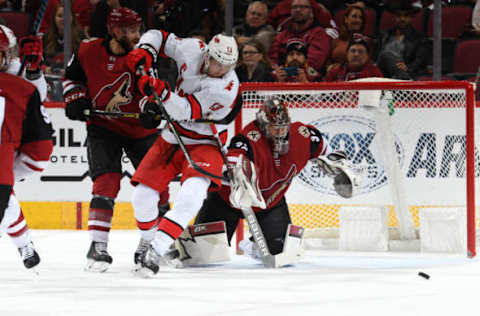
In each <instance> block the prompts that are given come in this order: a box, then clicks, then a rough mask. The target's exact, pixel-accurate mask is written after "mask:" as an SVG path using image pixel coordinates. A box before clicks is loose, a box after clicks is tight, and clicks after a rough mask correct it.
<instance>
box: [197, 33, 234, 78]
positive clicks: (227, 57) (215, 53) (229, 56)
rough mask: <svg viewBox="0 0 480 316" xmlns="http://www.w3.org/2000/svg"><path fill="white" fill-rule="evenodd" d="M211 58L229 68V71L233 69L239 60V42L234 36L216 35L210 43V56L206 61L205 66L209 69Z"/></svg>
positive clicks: (208, 55)
mask: <svg viewBox="0 0 480 316" xmlns="http://www.w3.org/2000/svg"><path fill="white" fill-rule="evenodd" d="M209 57H212V58H213V59H214V60H215V61H217V62H218V63H219V64H221V65H223V66H227V67H228V68H227V69H228V70H230V69H233V68H234V67H235V65H236V64H237V60H238V47H237V42H236V41H235V39H234V38H233V37H232V36H227V35H223V34H217V35H215V36H214V37H213V38H212V39H211V40H210V42H209V43H208V54H207V58H206V59H205V66H206V68H207V69H208V66H209Z"/></svg>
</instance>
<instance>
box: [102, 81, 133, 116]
mask: <svg viewBox="0 0 480 316" xmlns="http://www.w3.org/2000/svg"><path fill="white" fill-rule="evenodd" d="M131 84H132V77H131V75H130V73H128V72H125V73H123V74H122V75H121V76H120V77H118V78H117V79H116V80H115V81H114V82H112V83H110V84H107V85H105V86H103V87H102V88H101V89H100V91H98V93H97V95H96V96H95V98H93V105H94V106H95V107H96V108H102V107H103V106H105V111H107V112H119V111H120V106H122V105H125V104H128V103H130V102H132V99H133V97H132V94H131V92H130V91H129V89H130V86H131Z"/></svg>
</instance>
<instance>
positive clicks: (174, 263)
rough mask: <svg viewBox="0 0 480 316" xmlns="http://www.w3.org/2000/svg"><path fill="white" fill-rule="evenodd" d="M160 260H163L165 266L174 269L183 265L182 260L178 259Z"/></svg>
mask: <svg viewBox="0 0 480 316" xmlns="http://www.w3.org/2000/svg"><path fill="white" fill-rule="evenodd" d="M160 262H163V265H166V266H167V267H170V268H174V269H182V268H184V267H185V265H184V264H183V262H182V261H180V260H179V259H173V260H168V259H165V258H162V260H160Z"/></svg>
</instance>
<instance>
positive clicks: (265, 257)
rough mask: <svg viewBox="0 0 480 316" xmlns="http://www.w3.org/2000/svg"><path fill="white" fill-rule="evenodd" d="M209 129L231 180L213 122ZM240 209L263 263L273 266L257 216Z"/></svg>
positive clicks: (225, 157) (244, 208)
mask: <svg viewBox="0 0 480 316" xmlns="http://www.w3.org/2000/svg"><path fill="white" fill-rule="evenodd" d="M210 129H211V130H212V133H213V136H214V137H215V140H216V142H217V147H218V149H219V150H220V154H221V155H222V160H223V163H224V164H225V166H226V168H227V172H228V173H227V174H228V178H229V182H233V175H232V174H233V173H232V169H231V167H230V164H229V163H228V161H227V156H226V150H225V149H224V147H223V145H222V141H221V140H220V136H219V135H218V131H217V128H216V127H215V125H214V124H210ZM240 210H241V211H242V214H243V217H245V219H246V220H247V223H248V227H250V231H251V233H252V236H253V239H254V240H255V242H256V244H257V246H258V249H259V250H260V253H261V255H262V261H263V265H264V266H265V267H266V268H275V256H273V255H272V254H270V250H269V249H268V244H267V240H266V239H265V235H263V231H262V228H261V227H260V224H259V223H258V220H257V217H256V216H255V212H254V211H253V210H252V208H251V207H242V208H241V209H240Z"/></svg>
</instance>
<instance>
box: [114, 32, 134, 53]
mask: <svg viewBox="0 0 480 316" xmlns="http://www.w3.org/2000/svg"><path fill="white" fill-rule="evenodd" d="M117 42H118V43H119V44H120V46H122V48H123V49H124V50H125V51H126V52H127V53H128V52H129V51H131V50H132V49H133V46H134V45H135V44H134V43H131V42H129V41H128V39H127V37H126V36H122V37H120V38H119V39H118V40H117Z"/></svg>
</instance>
